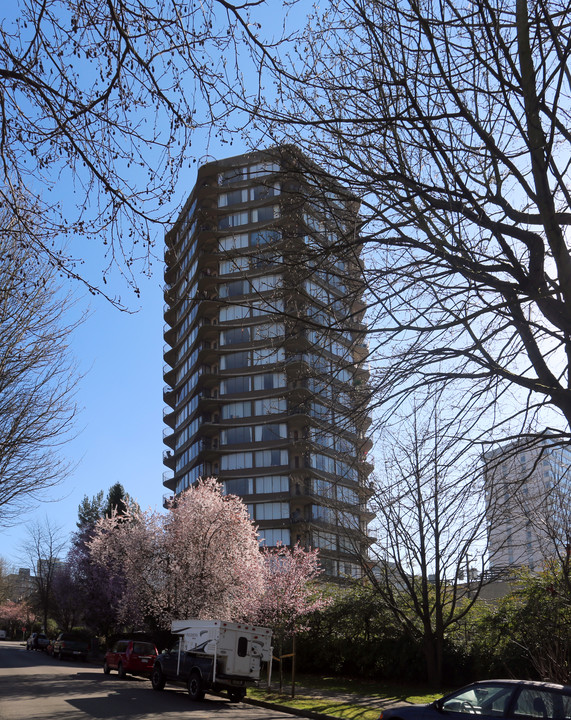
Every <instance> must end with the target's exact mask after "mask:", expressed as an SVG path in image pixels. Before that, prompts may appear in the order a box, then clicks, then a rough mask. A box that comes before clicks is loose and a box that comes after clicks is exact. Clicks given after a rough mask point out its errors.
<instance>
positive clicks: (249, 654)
mask: <svg viewBox="0 0 571 720" xmlns="http://www.w3.org/2000/svg"><path fill="white" fill-rule="evenodd" d="M171 631H172V633H173V634H175V635H180V636H181V639H182V642H181V648H180V649H181V651H182V652H191V653H193V654H200V655H205V656H208V657H212V658H213V660H214V663H213V667H214V672H215V674H216V675H217V676H218V678H219V679H222V677H225V678H229V677H231V676H235V677H240V678H243V679H245V680H254V681H255V680H259V679H260V670H261V663H262V661H265V662H268V663H271V659H272V647H271V640H272V631H271V630H269V629H268V628H263V627H257V626H253V625H248V624H246V623H232V622H226V621H224V620H174V621H173V622H172V626H171ZM218 678H217V677H216V676H214V677H213V678H212V682H213V683H216V680H217V679H218Z"/></svg>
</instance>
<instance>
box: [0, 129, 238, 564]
mask: <svg viewBox="0 0 571 720" xmlns="http://www.w3.org/2000/svg"><path fill="white" fill-rule="evenodd" d="M195 150H196V156H197V158H200V157H201V156H202V155H203V154H204V152H205V147H204V146H202V147H201V146H200V145H199V144H198V143H197V144H196V145H195ZM208 150H209V152H210V154H212V153H213V148H212V145H211V146H210V147H209V148H208ZM246 150H247V148H246V147H245V146H240V145H239V144H235V145H234V146H233V147H232V148H231V149H230V151H229V149H228V147H227V146H226V147H222V148H217V157H225V156H228V155H235V154H239V153H241V152H246ZM195 176H196V170H195V169H193V170H192V171H190V172H189V175H188V177H187V178H184V179H183V181H181V184H180V193H179V197H178V206H179V207H180V206H182V203H183V202H184V201H185V200H186V197H187V196H188V194H189V192H190V190H191V188H192V185H193V183H194V180H195ZM174 212H175V217H176V212H177V211H176V210H175V211H174ZM162 248H163V243H162V237H161V234H160V233H158V234H157V242H156V246H155V253H156V255H157V256H158V258H157V260H155V261H154V263H153V275H152V277H151V278H146V277H144V276H139V278H138V280H139V285H140V289H141V298H140V300H139V299H137V298H136V297H135V296H134V294H133V292H132V291H130V290H129V288H128V287H127V285H126V282H125V281H123V280H121V278H119V277H112V279H111V281H110V285H107V286H106V290H110V291H111V292H112V293H117V294H118V295H120V296H121V298H122V300H123V301H124V302H125V303H126V304H128V305H129V307H130V308H132V309H133V310H136V309H138V312H133V313H125V312H121V311H119V310H117V309H116V308H114V307H113V306H112V305H111V304H110V303H109V302H107V301H106V300H105V299H103V298H102V297H92V296H91V295H89V294H88V293H85V292H84V290H83V288H82V287H81V286H80V285H79V284H78V283H75V284H74V283H73V282H71V286H70V285H66V286H65V287H66V288H68V289H69V287H71V288H72V289H73V291H74V294H75V296H76V297H77V306H76V308H75V309H74V311H73V312H74V313H75V314H77V312H78V311H79V310H81V309H85V308H88V309H89V310H90V315H89V317H88V318H87V320H86V321H85V322H84V323H83V324H82V325H81V326H80V327H79V328H78V329H77V330H76V331H75V332H74V334H73V336H72V337H71V338H70V347H71V352H72V354H73V356H74V358H75V360H76V362H77V364H78V370H79V373H80V374H81V375H82V376H83V377H82V378H81V379H80V381H79V386H78V392H77V398H76V399H77V404H78V408H79V414H78V417H77V421H76V429H77V436H76V437H75V438H74V439H73V440H72V441H71V442H70V443H69V444H68V445H66V446H64V447H63V449H62V453H63V456H64V457H65V458H67V459H69V460H70V461H71V462H72V463H73V464H74V465H75V469H74V470H73V472H72V473H71V475H70V476H69V477H67V478H66V479H65V480H64V481H63V482H62V483H61V484H60V485H59V486H57V487H55V488H53V490H52V491H51V492H50V493H49V494H48V495H46V499H47V501H46V502H43V503H41V504H40V505H38V506H37V507H33V508H31V510H30V512H29V513H28V514H27V515H26V516H23V517H22V518H21V521H20V522H19V523H18V524H17V525H16V526H14V527H12V528H7V529H2V528H0V556H2V557H3V558H4V559H5V560H6V561H7V562H8V564H9V565H10V566H14V567H16V568H17V567H26V566H27V564H28V563H27V561H26V560H25V555H24V553H23V552H22V550H21V547H22V545H23V543H25V541H26V539H27V537H28V533H29V529H28V528H29V527H30V525H31V524H32V523H35V522H40V523H41V522H43V521H44V520H45V518H46V517H47V518H49V521H50V523H53V524H54V525H56V526H61V528H62V532H63V533H64V534H66V535H67V534H70V533H72V532H73V531H74V530H75V529H76V522H77V510H78V506H79V504H80V502H81V501H82V499H83V497H84V496H85V495H87V496H88V497H92V496H93V495H95V494H96V493H98V492H99V491H100V490H104V491H105V493H107V490H108V489H109V487H110V486H111V485H113V484H115V483H116V482H120V483H121V484H122V485H123V487H124V488H125V490H126V491H127V492H128V493H129V494H130V495H131V496H133V497H134V498H135V499H136V500H137V501H138V503H139V505H140V506H141V507H142V508H143V509H147V508H156V509H161V508H162V497H163V494H165V493H166V490H165V488H164V487H163V484H162V475H163V472H164V471H165V470H166V468H165V467H164V466H163V463H162V453H163V449H164V448H165V446H164V445H163V442H162V434H163V427H164V424H163V407H164V404H163V398H162V392H163V385H164V383H163V344H164V340H163V304H164V301H163V294H162V283H163V263H162ZM83 255H84V257H86V258H87V260H86V265H85V267H84V269H83V270H84V271H85V272H86V273H87V274H89V275H90V277H100V276H101V271H102V269H103V267H104V266H105V263H104V259H103V258H102V257H101V254H100V253H99V252H98V251H97V250H95V251H92V252H88V253H87V254H86V253H83Z"/></svg>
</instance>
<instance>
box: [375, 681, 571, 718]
mask: <svg viewBox="0 0 571 720" xmlns="http://www.w3.org/2000/svg"><path fill="white" fill-rule="evenodd" d="M464 715H482V716H484V717H493V718H498V717H502V718H517V719H519V718H521V719H522V720H523V719H524V718H525V719H529V718H531V719H532V720H533V719H534V718H537V720H556V719H559V720H560V719H561V718H571V686H569V685H555V684H553V683H543V682H534V681H532V680H485V681H482V682H475V683H472V685H467V686H466V687H463V688H460V690H456V691H455V692H452V693H450V694H449V695H445V696H444V697H442V698H440V699H439V700H436V701H435V702H433V703H430V704H429V705H407V706H405V707H394V708H388V709H387V710H383V711H382V712H381V714H380V716H379V720H443V716H445V717H447V718H450V720H454V719H455V718H457V719H458V720H460V718H462V716H464Z"/></svg>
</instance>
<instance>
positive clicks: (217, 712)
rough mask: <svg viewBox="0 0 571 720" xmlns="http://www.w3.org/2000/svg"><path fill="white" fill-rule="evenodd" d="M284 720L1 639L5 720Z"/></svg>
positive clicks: (1, 714) (0, 694) (0, 698)
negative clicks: (195, 700) (195, 698)
mask: <svg viewBox="0 0 571 720" xmlns="http://www.w3.org/2000/svg"><path fill="white" fill-rule="evenodd" d="M213 716H216V717H217V718H218V719H219V720H234V719H236V720H284V719H285V718H291V716H289V715H286V714H284V713H281V712H274V711H272V710H266V709H263V708H258V707H253V706H251V705H246V704H244V703H239V704H236V705H234V704H231V703H230V702H229V701H228V700H226V699H223V698H219V697H217V696H214V695H207V696H206V699H205V700H204V701H203V702H199V703H193V702H192V701H191V700H190V699H189V698H188V696H187V694H186V692H185V691H184V690H183V689H178V688H169V687H168V686H167V688H166V689H165V690H164V691H162V692H156V691H154V690H152V688H151V683H150V682H149V681H148V680H145V679H142V678H132V677H128V678H127V679H126V680H119V679H118V677H117V674H116V673H112V674H111V675H104V673H103V669H102V668H99V667H96V666H95V665H93V664H90V663H83V662H73V661H65V660H64V661H60V660H56V659H55V658H52V657H49V656H48V655H46V654H45V653H43V652H34V651H30V652H28V651H26V649H25V647H24V646H22V645H19V644H17V643H12V642H6V641H0V720H36V719H37V720H86V719H87V718H108V719H110V720H111V719H112V720H119V719H121V718H125V719H126V720H159V718H160V720H175V719H176V720H184V718H192V720H204V719H205V718H212V717H213Z"/></svg>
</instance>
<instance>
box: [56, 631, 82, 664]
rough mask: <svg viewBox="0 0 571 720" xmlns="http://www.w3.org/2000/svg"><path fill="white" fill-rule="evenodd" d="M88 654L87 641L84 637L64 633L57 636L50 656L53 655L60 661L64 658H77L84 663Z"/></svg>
mask: <svg viewBox="0 0 571 720" xmlns="http://www.w3.org/2000/svg"><path fill="white" fill-rule="evenodd" d="M88 652H89V640H88V639H87V638H86V637H85V635H79V634H78V633H67V632H64V633H61V634H60V635H58V637H57V639H56V641H55V642H54V645H53V651H52V654H53V655H55V656H56V657H57V658H58V660H62V659H63V658H64V657H73V658H76V657H77V658H80V659H81V660H84V661H85V660H87V654H88Z"/></svg>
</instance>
